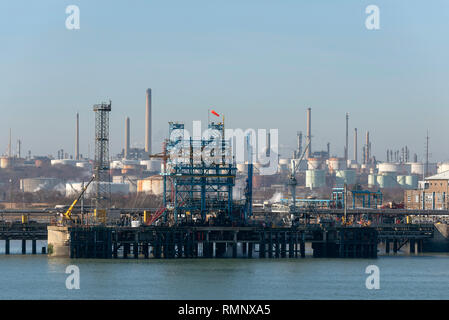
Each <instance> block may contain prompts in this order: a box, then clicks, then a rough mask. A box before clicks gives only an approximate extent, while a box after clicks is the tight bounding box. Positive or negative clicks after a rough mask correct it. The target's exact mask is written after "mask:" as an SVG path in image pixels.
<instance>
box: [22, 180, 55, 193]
mask: <svg viewBox="0 0 449 320" xmlns="http://www.w3.org/2000/svg"><path fill="white" fill-rule="evenodd" d="M59 183H61V180H59V179H56V178H26V179H20V190H22V191H23V192H37V191H40V190H53V189H54V188H55V187H56V186H57V185H58V184H59Z"/></svg>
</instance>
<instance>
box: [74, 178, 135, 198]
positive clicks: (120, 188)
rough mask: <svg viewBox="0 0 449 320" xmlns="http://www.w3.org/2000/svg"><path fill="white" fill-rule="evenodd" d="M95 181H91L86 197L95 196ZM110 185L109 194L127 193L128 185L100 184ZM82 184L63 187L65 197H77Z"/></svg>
mask: <svg viewBox="0 0 449 320" xmlns="http://www.w3.org/2000/svg"><path fill="white" fill-rule="evenodd" d="M86 184H87V181H86V182H84V186H85V185H86ZM96 184H97V182H96V181H93V182H92V183H91V184H90V185H89V187H87V190H86V192H85V195H86V197H91V196H93V195H94V194H95V190H96ZM105 184H110V188H111V193H123V194H128V193H129V185H128V184H126V183H110V182H101V185H105ZM82 186H83V184H82V183H81V182H68V183H66V187H65V194H66V197H72V196H75V195H78V194H79V193H80V192H81V189H82Z"/></svg>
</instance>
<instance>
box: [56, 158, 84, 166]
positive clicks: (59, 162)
mask: <svg viewBox="0 0 449 320" xmlns="http://www.w3.org/2000/svg"><path fill="white" fill-rule="evenodd" d="M77 162H78V161H77V160H74V159H53V160H51V165H52V166H57V165H63V166H76V163H77Z"/></svg>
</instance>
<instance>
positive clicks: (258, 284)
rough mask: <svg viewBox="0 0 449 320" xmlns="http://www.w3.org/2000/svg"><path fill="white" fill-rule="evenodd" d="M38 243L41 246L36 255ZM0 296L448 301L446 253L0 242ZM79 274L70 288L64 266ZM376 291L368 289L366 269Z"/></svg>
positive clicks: (22, 297) (448, 264)
mask: <svg viewBox="0 0 449 320" xmlns="http://www.w3.org/2000/svg"><path fill="white" fill-rule="evenodd" d="M42 245H45V243H44V244H42V243H38V252H39V253H40V248H41V246H42ZM0 248H1V249H0V299H89V300H91V299H225V300H228V299H449V255H448V254H422V255H398V256H379V258H378V259H317V258H312V257H307V258H305V259H179V260H152V259H149V260H144V259H139V260H135V259H127V260H123V259H117V260H85V259H80V260H75V259H61V258H49V257H47V256H46V255H42V254H37V255H31V254H27V255H21V254H20V251H21V249H20V242H18V243H14V242H12V249H11V255H8V256H7V255H4V244H3V243H2V241H0ZM70 265H76V266H77V267H78V268H79V271H80V289H71V290H69V289H67V288H66V279H67V277H68V276H69V275H70V274H66V268H67V267H68V266H70ZM370 265H376V266H377V267H378V268H379V272H380V275H379V279H380V280H379V285H380V288H379V289H367V288H366V284H365V282H366V279H367V277H369V276H370V275H369V274H367V273H365V271H366V268H367V266H370Z"/></svg>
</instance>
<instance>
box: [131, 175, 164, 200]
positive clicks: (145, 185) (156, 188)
mask: <svg viewBox="0 0 449 320" xmlns="http://www.w3.org/2000/svg"><path fill="white" fill-rule="evenodd" d="M137 192H144V193H152V194H155V195H161V194H162V193H163V192H164V181H163V179H162V177H161V176H151V177H148V178H146V179H142V180H137Z"/></svg>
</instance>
